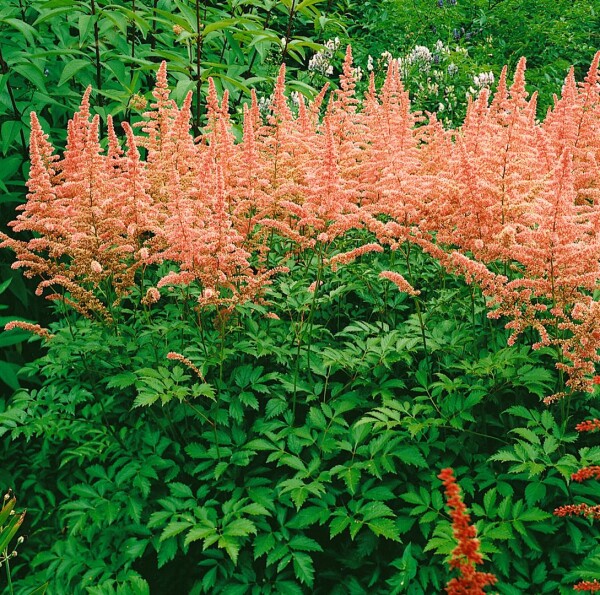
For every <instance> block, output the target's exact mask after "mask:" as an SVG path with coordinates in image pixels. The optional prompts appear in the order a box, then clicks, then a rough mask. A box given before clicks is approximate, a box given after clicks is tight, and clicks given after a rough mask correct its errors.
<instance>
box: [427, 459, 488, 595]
mask: <svg viewBox="0 0 600 595" xmlns="http://www.w3.org/2000/svg"><path fill="white" fill-rule="evenodd" d="M438 477H439V478H440V479H441V480H442V481H443V483H444V488H445V493H446V502H447V504H448V508H450V516H451V517H452V529H453V533H454V537H455V538H456V540H457V541H458V545H457V547H456V548H455V549H454V551H453V552H452V556H451V558H450V567H451V568H457V569H458V571H459V574H460V576H459V577H458V578H453V579H451V580H450V581H449V582H448V584H447V586H446V592H447V593H448V595H467V594H470V595H484V594H485V591H484V590H483V588H484V587H485V586H486V585H493V584H494V583H495V582H496V580H497V578H496V576H494V575H493V574H491V573H488V572H479V571H477V570H476V569H475V566H476V565H477V564H481V563H482V562H483V558H482V557H481V554H480V552H479V540H478V539H477V537H476V535H477V530H476V528H475V527H474V526H473V525H471V524H470V523H471V517H470V515H469V514H468V513H467V512H466V510H467V509H466V506H465V505H464V503H463V501H462V497H461V491H460V486H459V485H458V484H457V483H456V478H455V477H454V471H453V470H452V468H450V467H449V468H447V469H443V470H442V472H441V473H440V474H439V475H438Z"/></svg>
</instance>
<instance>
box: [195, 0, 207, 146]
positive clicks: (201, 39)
mask: <svg viewBox="0 0 600 595" xmlns="http://www.w3.org/2000/svg"><path fill="white" fill-rule="evenodd" d="M203 4H204V19H205V20H206V0H204V2H203ZM195 9H196V115H195V117H194V134H195V135H198V134H200V118H201V116H202V102H201V100H200V97H201V94H202V72H201V60H202V44H203V43H204V36H203V35H201V34H200V27H201V25H202V23H201V21H200V0H196V5H195Z"/></svg>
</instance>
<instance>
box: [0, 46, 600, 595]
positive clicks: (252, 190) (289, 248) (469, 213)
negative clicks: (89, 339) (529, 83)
mask: <svg viewBox="0 0 600 595" xmlns="http://www.w3.org/2000/svg"><path fill="white" fill-rule="evenodd" d="M599 60H600V52H599V53H598V54H597V55H596V57H595V59H594V61H593V63H592V65H591V67H590V70H589V73H588V75H587V77H586V79H585V82H584V83H583V84H581V85H576V84H575V81H574V78H573V74H572V73H570V74H569V75H568V77H567V81H566V83H565V86H564V88H563V92H562V95H561V97H560V99H558V98H557V99H556V101H555V105H554V107H553V108H552V109H551V110H549V113H548V115H547V117H546V120H545V122H544V123H543V124H540V123H539V122H537V121H536V119H535V106H536V97H535V96H534V97H531V98H528V95H527V92H526V89H525V61H524V60H521V61H520V62H519V65H518V67H517V71H516V74H515V77H514V81H513V83H512V85H510V86H509V85H508V83H507V72H506V70H505V71H504V72H503V74H502V76H501V78H500V82H499V86H498V90H497V92H496V93H495V94H494V95H493V96H491V97H490V95H489V93H488V91H487V90H485V89H484V90H483V91H482V92H481V93H480V95H479V97H478V98H476V99H474V100H472V101H471V102H470V103H469V106H468V109H467V115H466V119H465V121H464V123H463V125H462V127H461V128H458V129H456V130H453V131H447V130H445V129H444V128H443V127H442V126H441V124H440V122H439V121H438V120H437V119H436V117H435V116H434V115H429V114H426V115H423V114H419V113H415V112H413V111H411V108H410V101H409V98H408V95H407V93H406V91H405V89H404V87H403V83H402V80H401V78H400V74H399V71H398V66H397V63H396V62H394V61H392V62H390V65H389V68H388V73H387V78H386V80H385V83H384V85H383V87H382V89H381V90H377V89H376V88H375V84H374V82H373V80H371V84H370V86H369V89H368V92H367V94H366V97H365V100H364V102H363V103H362V108H361V104H360V102H359V100H358V98H357V97H356V93H355V83H356V80H355V72H354V70H353V68H352V55H351V51H350V49H349V48H348V50H347V53H346V61H345V64H344V68H343V74H342V77H341V83H340V88H339V89H337V90H334V91H332V92H331V93H330V94H329V96H328V97H327V93H328V90H327V88H324V89H323V90H322V92H321V93H320V94H319V95H317V96H316V97H315V99H314V100H313V101H312V102H310V103H309V104H308V105H307V104H306V102H305V100H304V99H303V98H301V99H300V101H299V108H298V113H297V114H295V113H294V112H293V111H292V109H290V106H289V103H288V101H287V99H286V96H285V67H284V66H282V67H281V70H280V73H279V77H278V79H277V84H276V88H275V92H274V96H273V100H272V102H271V104H270V108H269V109H270V112H269V115H268V116H267V118H266V120H265V119H263V117H262V116H261V113H260V110H259V107H258V102H257V98H256V96H255V95H253V100H252V103H251V104H250V105H249V106H246V107H245V111H244V123H243V137H242V139H241V142H236V141H235V137H234V135H233V133H232V130H231V121H230V118H229V110H228V97H227V94H225V95H224V96H223V97H222V99H221V101H220V102H219V100H218V97H217V93H216V89H215V87H214V85H212V84H210V86H209V97H208V101H207V111H208V113H207V116H208V118H207V120H208V121H207V126H206V129H205V130H204V132H203V134H202V135H201V136H200V137H199V138H197V139H195V138H194V137H193V135H192V134H191V129H190V119H191V105H192V98H191V95H188V96H187V97H186V99H185V101H184V102H183V105H182V106H181V107H180V108H179V107H177V105H176V104H175V103H174V102H173V101H172V100H171V99H170V93H169V88H168V82H167V73H166V64H165V63H163V64H162V65H161V66H160V68H159V70H158V74H157V84H156V89H155V90H154V92H153V97H154V102H153V103H152V104H151V106H150V109H149V111H147V112H146V113H145V114H144V119H143V121H142V122H140V123H138V124H137V125H134V126H133V127H132V126H129V125H128V124H126V123H125V124H123V129H124V131H125V147H124V148H122V147H121V144H120V141H119V139H118V137H117V134H116V132H115V130H114V127H113V124H112V121H111V120H110V119H109V121H108V122H107V137H108V138H107V140H106V142H105V143H103V142H101V140H100V128H101V123H100V119H99V117H98V116H93V117H92V114H91V112H90V90H89V89H88V90H87V91H86V93H85V95H84V97H83V101H82V103H81V107H80V110H79V112H78V113H77V114H75V116H74V117H73V119H72V120H71V121H70V122H69V126H68V139H67V146H66V150H65V153H64V155H63V157H62V158H59V157H57V156H55V155H54V150H53V148H52V145H51V144H50V143H49V141H48V138H47V136H46V135H45V134H44V133H43V131H42V129H41V127H40V125H39V122H38V119H37V117H36V115H35V114H32V126H31V162H32V167H31V175H30V180H29V182H28V188H29V194H28V200H27V203H26V204H25V205H23V206H22V207H21V212H20V213H19V215H18V216H17V218H16V220H15V221H14V222H13V223H12V227H13V230H14V231H15V232H17V233H26V234H29V235H30V237H29V239H14V238H11V237H8V236H7V235H5V234H2V235H0V240H1V242H0V246H2V247H8V248H11V249H12V250H13V251H14V252H15V253H16V262H15V263H14V265H13V266H14V267H16V268H24V269H25V271H26V273H25V274H26V275H28V276H32V277H33V276H36V277H40V278H41V279H42V280H41V282H40V284H39V286H38V292H39V293H43V291H44V290H45V289H46V288H49V289H50V294H49V295H48V296H47V297H48V298H49V299H55V300H61V301H63V302H66V303H67V304H69V305H71V306H72V307H73V308H75V309H76V310H77V311H78V312H79V313H81V314H82V315H85V316H89V317H99V318H101V319H103V320H105V321H107V322H111V321H112V320H113V318H114V312H115V311H116V310H117V308H116V307H115V306H116V305H117V304H119V303H120V302H121V301H123V300H125V299H129V298H130V297H131V296H134V295H138V296H144V297H143V298H140V301H141V302H142V304H144V305H151V304H156V303H158V302H160V299H161V292H165V291H169V289H172V288H173V286H181V287H182V288H183V289H184V291H182V296H185V297H187V298H188V299H190V300H192V303H193V305H194V306H195V307H197V308H205V307H206V308H213V307H217V308H218V309H219V310H218V311H219V313H220V314H223V312H225V311H226V312H232V311H233V309H234V307H235V306H236V305H238V304H240V303H243V302H246V301H247V300H261V299H262V296H263V290H264V288H265V286H266V285H267V284H268V283H269V282H270V280H271V279H272V278H273V276H274V275H276V274H278V273H280V272H284V271H285V270H286V265H287V263H288V259H289V257H290V256H298V255H300V254H302V253H304V255H305V256H306V257H307V259H308V260H310V261H312V259H313V258H314V257H315V255H316V258H317V261H318V267H317V270H318V272H317V275H318V276H317V279H316V280H315V279H312V280H311V281H313V284H312V285H311V287H310V289H312V290H313V296H314V299H315V300H316V299H317V297H318V294H319V288H320V287H321V284H322V278H321V277H322V275H323V270H324V267H325V266H331V268H337V267H339V266H342V265H344V264H346V263H348V262H351V261H352V260H354V259H356V258H359V257H361V256H362V255H365V254H366V253H369V252H382V251H384V250H391V251H392V253H393V256H395V254H396V253H398V254H400V255H401V256H403V257H404V258H405V260H406V264H407V268H408V273H409V274H408V275H407V277H408V278H405V277H404V276H402V275H401V274H400V273H399V272H398V271H394V270H388V271H384V272H382V274H381V276H382V278H383V279H386V280H389V281H391V282H392V283H394V284H395V285H396V286H397V287H398V289H400V290H401V291H402V292H405V293H408V294H411V295H412V296H413V297H415V303H417V300H416V296H417V295H418V294H419V292H420V291H421V289H420V288H418V287H414V286H413V280H412V278H411V275H410V251H411V247H414V246H418V247H419V248H420V249H421V250H423V251H425V252H427V253H429V254H430V255H432V256H434V257H435V258H437V259H438V261H439V262H440V263H441V265H442V266H444V267H445V268H446V269H447V270H450V271H452V272H455V273H457V274H461V275H464V276H465V278H466V280H467V282H470V283H477V284H479V285H480V286H481V289H482V291H483V293H484V295H485V296H486V297H487V298H488V306H490V307H491V308H492V312H490V316H491V317H500V316H505V317H507V318H508V324H507V326H508V328H509V329H511V330H512V332H513V335H512V337H511V339H510V342H511V343H512V342H514V341H516V340H517V338H518V337H519V336H522V335H527V333H529V332H531V334H532V335H533V337H532V342H533V343H534V347H543V346H551V347H553V348H554V349H555V350H556V354H557V359H558V362H557V367H558V368H559V370H560V371H561V373H566V375H567V381H566V386H567V387H568V390H569V391H571V393H573V392H575V391H589V392H591V391H593V388H594V373H595V366H596V363H597V362H598V361H599V359H600V356H599V354H598V348H599V347H600V316H599V309H600V302H599V301H598V300H597V299H596V297H595V292H596V291H597V290H598V289H599V287H598V281H599V279H600V267H599V264H598V263H599V261H600V258H599V257H600V243H599V241H598V234H597V229H598V225H599V223H600V221H599V217H600V202H599V199H598V179H599V174H600V170H599V167H600V126H599V122H600V79H599V74H598V62H599ZM322 111H323V112H324V115H323V117H321V116H320V114H321V112H322ZM136 126H137V128H139V129H141V133H139V134H134V131H133V128H134V127H136ZM104 147H106V148H104ZM141 149H143V151H141ZM142 155H144V157H142ZM355 230H361V231H362V232H363V233H362V234H361V235H360V237H361V238H367V239H364V240H363V239H361V240H360V241H358V242H354V245H352V246H348V244H343V249H341V248H340V245H341V242H340V240H342V239H345V238H346V237H350V235H349V234H348V232H351V231H355ZM31 236H32V237H31ZM352 237H353V238H354V237H357V236H356V235H353V236H352ZM274 238H275V239H277V241H272V240H273V239H274ZM282 245H283V246H285V248H284V249H282V248H281V246H282ZM392 262H393V260H392ZM150 271H152V272H153V275H148V274H147V273H149V272H150ZM148 278H153V279H157V280H156V282H155V284H154V285H151V286H147V285H148V284H147V282H146V279H148ZM309 318H310V317H309ZM32 330H33V329H32ZM38 330H40V329H38ZM41 332H43V329H41ZM50 340H52V339H50ZM300 347H301V344H300V340H299V341H298V353H299V352H300ZM176 355H177V357H178V358H180V361H181V362H184V363H186V365H188V364H187V362H188V361H189V362H191V360H188V359H187V356H186V354H182V353H179V352H177V354H176ZM192 363H193V362H192ZM188 367H190V366H189V365H188ZM191 369H193V368H191ZM566 392H567V388H565V386H563V383H561V385H560V386H558V388H557V390H556V392H555V395H551V396H549V397H548V398H547V401H548V402H551V401H552V400H554V399H556V398H559V397H562V396H564V394H565V393H566ZM586 473H587V472H586ZM591 473H592V474H593V473H594V471H592V472H591ZM581 477H583V476H581ZM443 479H444V481H445V482H446V487H447V490H448V491H449V497H450V498H452V507H453V511H454V512H453V514H454V515H455V524H456V527H458V528H461V527H462V529H461V533H460V535H459V537H460V539H461V546H460V547H462V548H467V546H468V547H470V548H471V549H468V550H467V549H465V551H464V552H463V550H460V552H458V553H457V554H456V557H455V558H454V560H455V562H454V564H455V566H456V567H457V568H460V569H461V570H462V571H463V574H462V577H463V578H462V579H456V580H457V581H460V580H462V581H463V585H467V584H469V582H468V581H471V583H470V586H473V587H475V588H479V589H480V590H481V589H482V588H483V587H484V586H485V585H487V584H491V575H486V574H485V573H478V572H477V571H475V569H474V564H475V563H479V562H478V560H480V557H479V556H480V555H479V554H478V553H477V548H476V547H475V548H474V549H473V547H472V546H473V545H474V544H475V537H474V535H472V530H471V528H470V525H469V522H468V517H466V516H465V513H464V508H463V507H462V506H461V505H459V502H460V498H459V495H458V491H457V490H458V487H457V486H456V484H455V481H454V478H453V476H452V474H451V472H448V471H447V472H445V474H444V475H443ZM461 552H462V553H461ZM469 573H470V574H469ZM465 577H466V578H465ZM465 581H467V582H465ZM477 581H479V582H477ZM452 584H453V585H454V587H452V588H455V589H459V587H461V586H463V585H461V583H460V582H455V583H452ZM452 592H455V593H459V592H462V591H459V590H454V591H452Z"/></svg>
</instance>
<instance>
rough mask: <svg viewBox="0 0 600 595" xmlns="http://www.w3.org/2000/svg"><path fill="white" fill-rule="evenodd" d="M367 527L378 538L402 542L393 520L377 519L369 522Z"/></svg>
mask: <svg viewBox="0 0 600 595" xmlns="http://www.w3.org/2000/svg"><path fill="white" fill-rule="evenodd" d="M367 525H368V527H369V529H371V531H373V533H375V535H377V536H382V537H385V538H386V539H391V540H393V541H400V533H399V532H398V529H397V528H396V524H395V523H394V521H393V520H392V519H388V518H376V519H373V520H372V521H369V522H368V523H367Z"/></svg>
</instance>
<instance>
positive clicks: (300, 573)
mask: <svg viewBox="0 0 600 595" xmlns="http://www.w3.org/2000/svg"><path fill="white" fill-rule="evenodd" d="M292 559H293V564H294V574H295V575H296V578H298V580H299V581H300V582H301V583H304V584H305V585H307V586H308V587H312V585H313V582H314V579H315V569H314V566H313V561H312V559H311V557H310V556H309V555H308V554H305V553H303V552H294V553H293V554H292Z"/></svg>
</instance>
